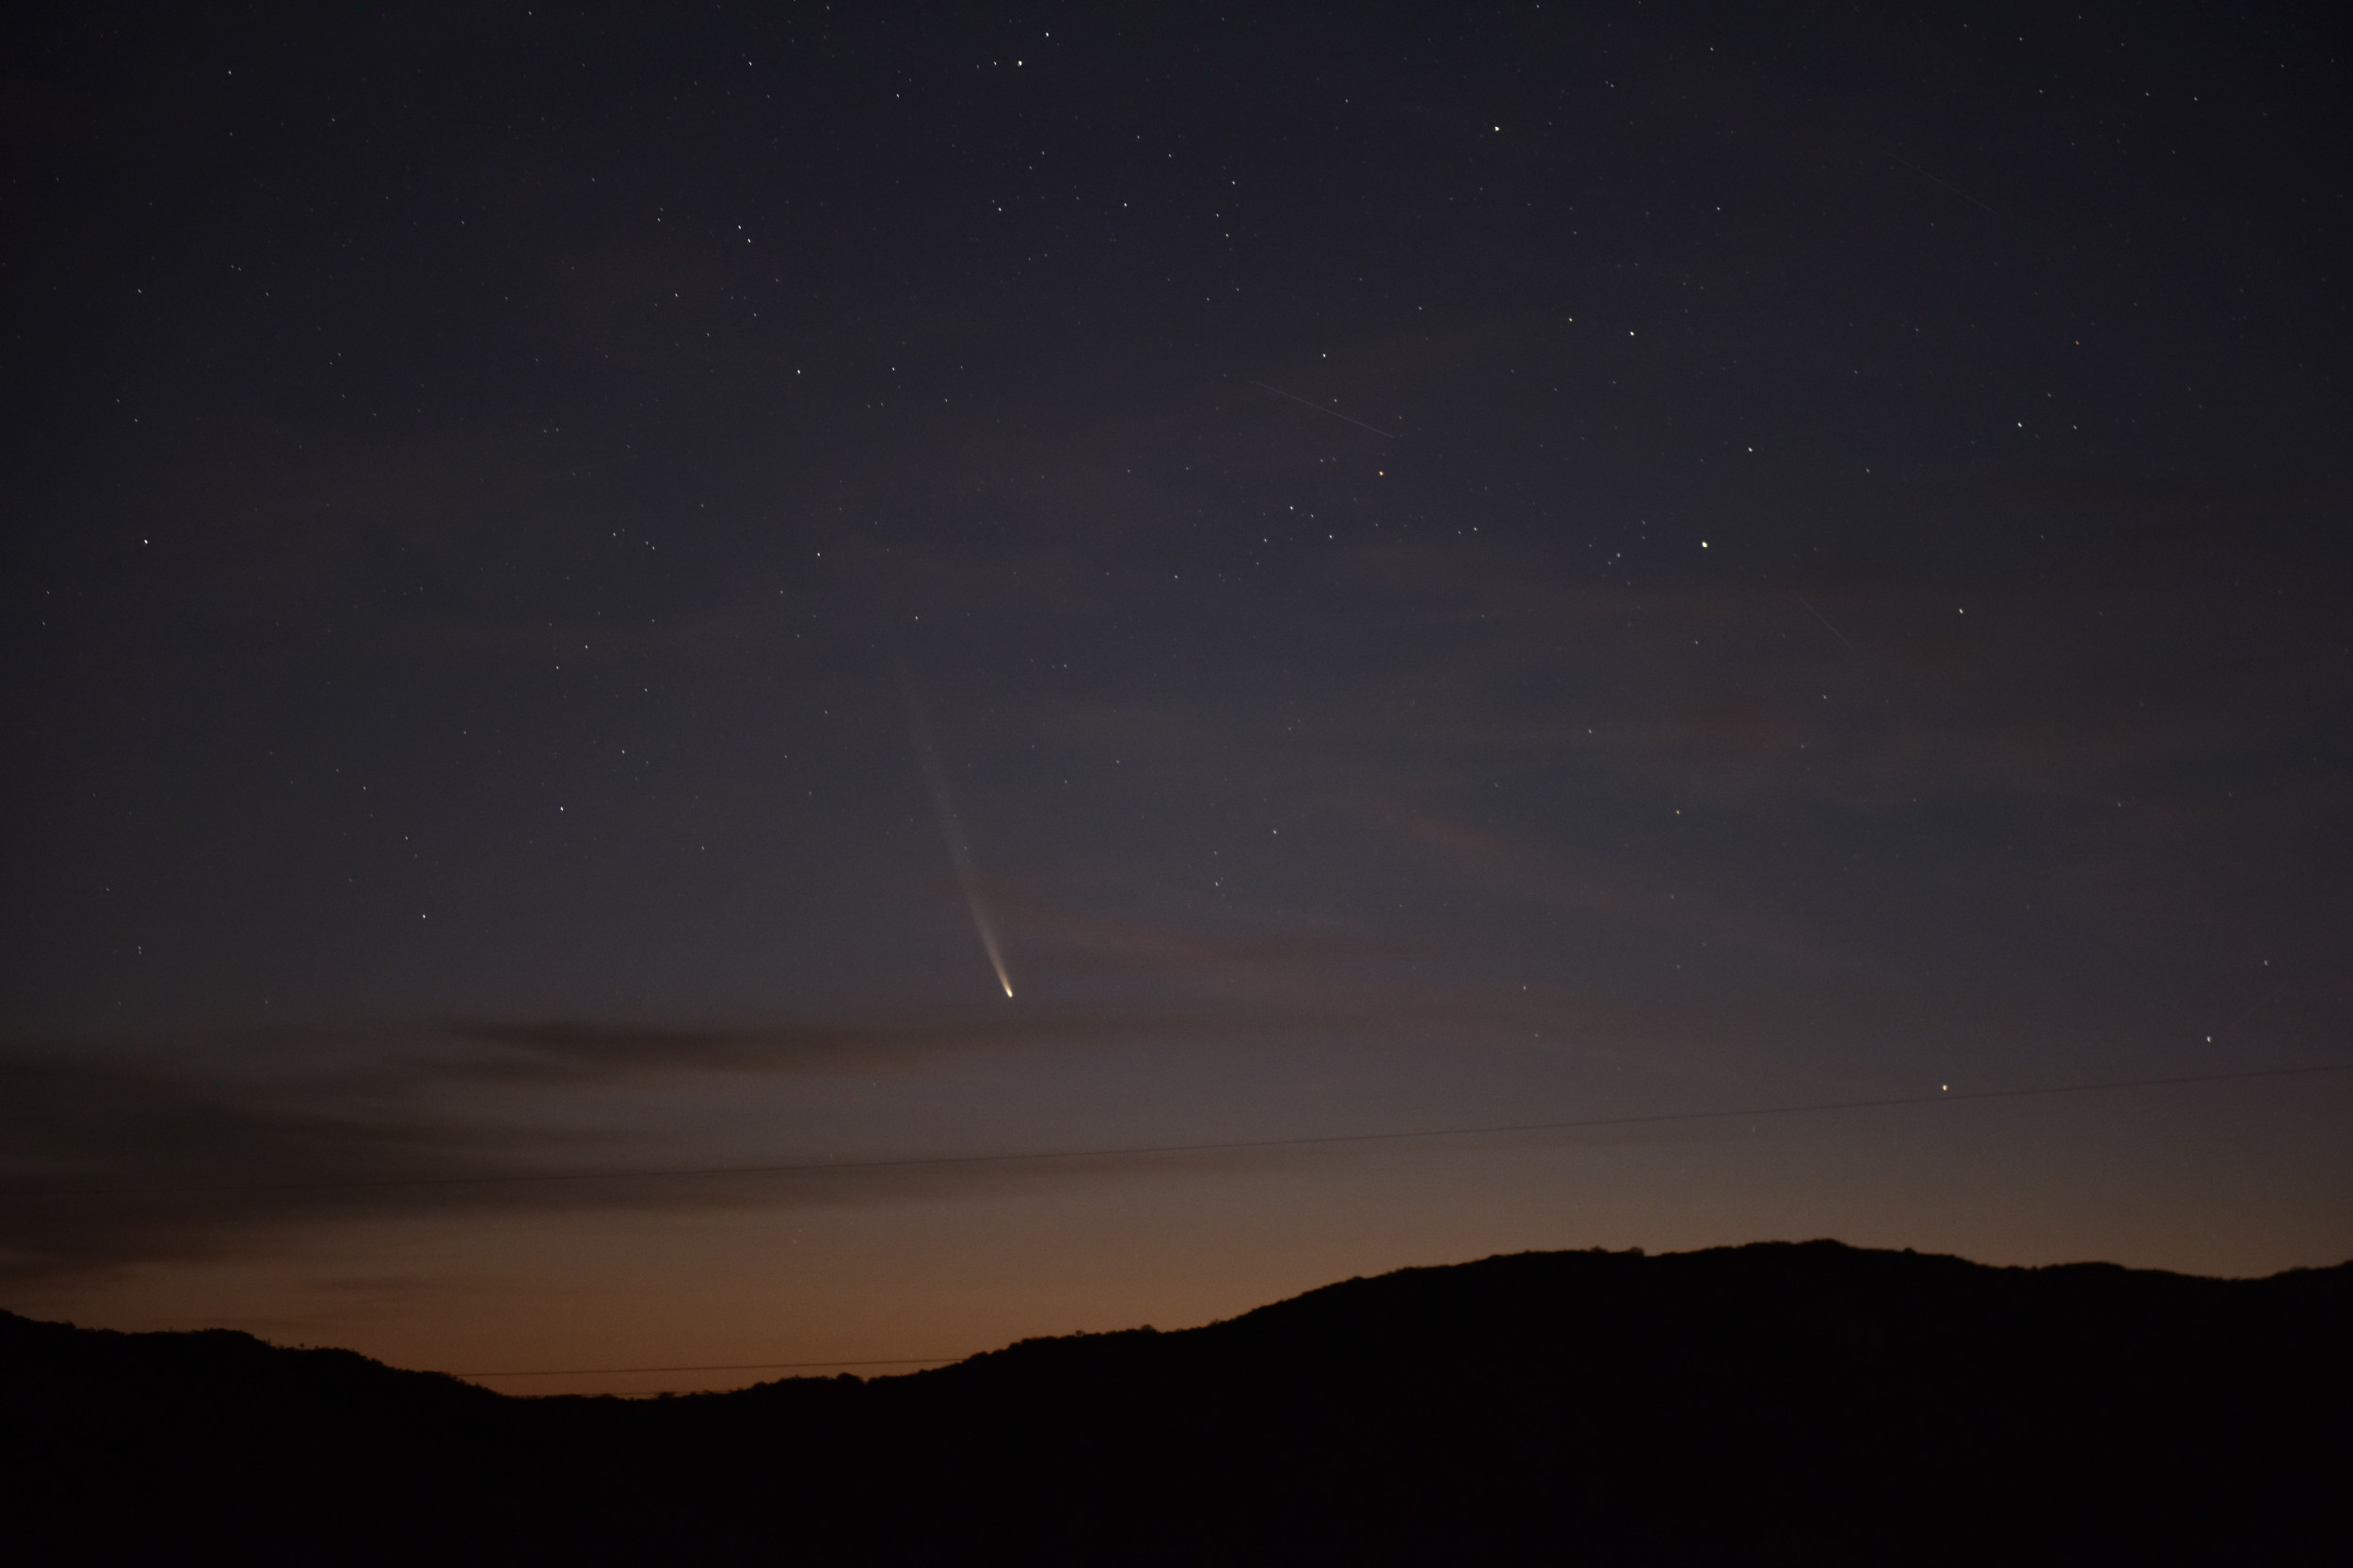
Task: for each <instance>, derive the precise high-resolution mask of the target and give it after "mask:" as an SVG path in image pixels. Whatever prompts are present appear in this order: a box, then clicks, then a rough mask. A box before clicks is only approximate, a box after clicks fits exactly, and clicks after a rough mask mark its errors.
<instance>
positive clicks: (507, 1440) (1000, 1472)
mask: <svg viewBox="0 0 2353 1568" xmlns="http://www.w3.org/2000/svg"><path fill="white" fill-rule="evenodd" d="M2348 1331H2353V1265H2345V1266H2342V1267H2339V1268H2335V1269H2329V1270H2317V1271H2298V1272H2292V1273H2287V1274H2281V1275H2277V1276H2275V1277H2273V1278H2270V1279H2265V1280H2238V1281H2230V1280H2209V1279H2196V1278H2188V1277H2185V1276H2181V1275H2174V1274H2163V1273H2150V1272H2131V1271H2127V1270H2123V1269H2119V1268H2113V1267H2108V1266H2105V1265H2078V1266H2073V1267H2067V1268H2056V1269H2039V1270H2019V1269H1990V1268H1984V1267H1981V1266H1979V1265H1976V1264H1972V1263H1966V1262H1962V1261H1961V1260H1959V1259H1956V1258H1949V1257H1927V1256H1914V1255H1913V1254H1910V1253H1887V1252H1861V1251H1856V1250H1853V1249H1850V1248H1847V1247H1842V1246H1839V1245H1836V1244H1835V1243H1832V1242H1812V1243H1807V1244H1804V1245H1785V1244H1769V1245H1758V1246H1751V1247H1741V1248H1736V1249H1725V1250H1721V1251H1714V1252H1704V1253H1689V1254H1683V1255H1679V1256H1666V1257H1643V1256H1639V1255H1635V1254H1625V1253H1618V1254H1605V1253H1542V1254H1525V1255H1522V1256H1513V1257H1496V1258H1489V1259H1488V1260H1486V1261H1484V1262H1481V1263H1471V1264H1465V1265H1462V1266H1460V1267H1457V1268H1448V1269H1419V1270H1408V1271H1405V1272H1401V1273H1395V1274H1389V1275H1385V1276H1384V1277H1382V1278H1378V1279H1369V1280H1350V1281H1348V1282H1347V1283H1345V1284H1341V1285H1336V1286H1332V1287H1330V1288H1325V1289H1322V1290H1318V1291H1314V1292H1312V1293H1310V1294H1308V1295H1305V1296H1302V1297H1299V1298H1297V1299H1295V1300H1292V1301H1288V1302H1283V1303H1281V1304H1277V1305H1274V1306H1270V1307H1267V1308H1264V1309H1262V1310H1260V1311H1257V1312H1254V1313H1251V1314H1249V1315H1248V1316H1246V1317H1243V1318H1239V1319H1236V1320H1233V1321H1231V1322H1225V1323H1219V1324H1215V1325H1213V1326H1211V1327H1209V1328H1203V1329H1195V1330H1189V1331H1186V1332H1183V1333H1173V1334H1154V1333H1152V1332H1151V1331H1149V1330H1142V1331H1138V1332H1135V1333H1129V1334H1112V1335H1101V1336H1080V1337H1076V1338H1068V1339H1051V1340H1033V1341H1029V1342H1026V1343H1023V1344H1019V1345H1016V1346H1014V1347H1012V1348H1011V1349H1009V1350H1006V1351H1002V1352H997V1353H995V1354H991V1355H985V1356H981V1357H978V1358H976V1359H974V1360H972V1361H968V1362H966V1363H964V1364H963V1365H961V1366H957V1367H952V1368H944V1369H941V1370H939V1371H935V1372H925V1373H920V1374H917V1375H915V1376H912V1377H901V1378H890V1379H884V1380H878V1381H875V1382H871V1383H859V1382H857V1381H856V1380H854V1379H848V1378H841V1379H832V1380H817V1379H796V1380H792V1381H788V1382H784V1383H776V1384H763V1385H761V1386H760V1387H758V1388H753V1389H748V1390H744V1391H743V1392H740V1393H734V1394H724V1395H706V1396H697V1397H693V1398H686V1399H677V1400H661V1401H621V1400H579V1399H555V1400H517V1399H507V1398H504V1397H501V1396H498V1395H494V1394H490V1393H487V1392H484V1391H482V1390H479V1389H476V1388H472V1387H470V1386H467V1385H464V1384H457V1383H454V1382H452V1381H450V1380H448V1379H445V1378H441V1377H438V1376H433V1375H430V1374H424V1373H414V1372H401V1371H395V1370H393V1369H392V1368H386V1367H382V1366H379V1365H377V1364H376V1363H374V1362H371V1361H367V1360H365V1359H363V1358H361V1357H360V1356H357V1355H353V1354H350V1353H348V1352H333V1351H287V1350H279V1349H275V1348H272V1347H269V1346H266V1345H264V1344H262V1343H260V1342H259V1341H256V1340H254V1339H251V1338H248V1337H247V1336H243V1335H235V1334H226V1333H215V1334H191V1335H117V1334H107V1333H98V1332H93V1331H88V1330H80V1329H73V1328H70V1327H66V1326H64V1325H60V1324H48V1323H36V1322H30V1321H27V1320H24V1319H21V1318H12V1317H8V1316H6V1315H4V1314H0V1378H4V1379H5V1384H0V1388H4V1389H5V1398H4V1399H0V1408H4V1409H5V1412H6V1415H5V1417H4V1419H5V1429H4V1430H5V1444H6V1448H5V1453H4V1454H0V1461H4V1470H0V1517H4V1518H5V1525H0V1529H4V1530H5V1532H6V1544H5V1555H6V1556H7V1558H8V1560H12V1561H17V1562H27V1563H30V1562H93V1563H99V1562H103V1563H118V1562H175V1563H176V1562H185V1561H205V1560H224V1561H225V1560H236V1561H241V1562H256V1563H259V1562H280V1563H305V1564H313V1563H394V1562H399V1563H410V1562H429V1563H436V1564H449V1563H472V1562H499V1563H519V1562H520V1563H533V1562H548V1563H554V1562H562V1563H621V1562H629V1563H671V1562H676V1563H737V1562H745V1563H748V1562H760V1563H785V1564H789V1563H812V1564H819V1563H861V1562H956V1561H972V1560H1018V1561H1023V1562H1031V1563H1038V1562H1045V1563H1233V1562H1286V1563H1336V1562H1365V1563H1440V1562H1445V1563H1518V1562H1561V1563H1582V1562H1590V1563H1595V1564H1612V1565H1615V1564H1653V1563H1657V1564H1664V1563H1790V1564H1797V1563H1806V1564H1836V1563H1857V1564H1860V1563H1896V1562H1902V1563H1940V1562H1951V1563H1961V1562H1970V1563H1976V1562H2001V1563H2022V1562H2023V1563H2057V1562H2071V1563H2115V1562H2136V1563H2150V1562H2192V1561H2194V1562H2214V1563H2221V1562H2231V1563H2242V1564H2243V1563H2266V1562H2309V1563H2322V1562H2328V1563H2332V1564H2334V1563H2343V1562H2346V1561H2353V1525H2349V1524H2348V1522H2347V1521H2348V1520H2349V1519H2353V1508H2349V1507H2348V1506H2347V1503H2346V1497H2347V1496H2348V1482H2347V1478H2348V1477H2353V1348H2349V1347H2348Z"/></svg>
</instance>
